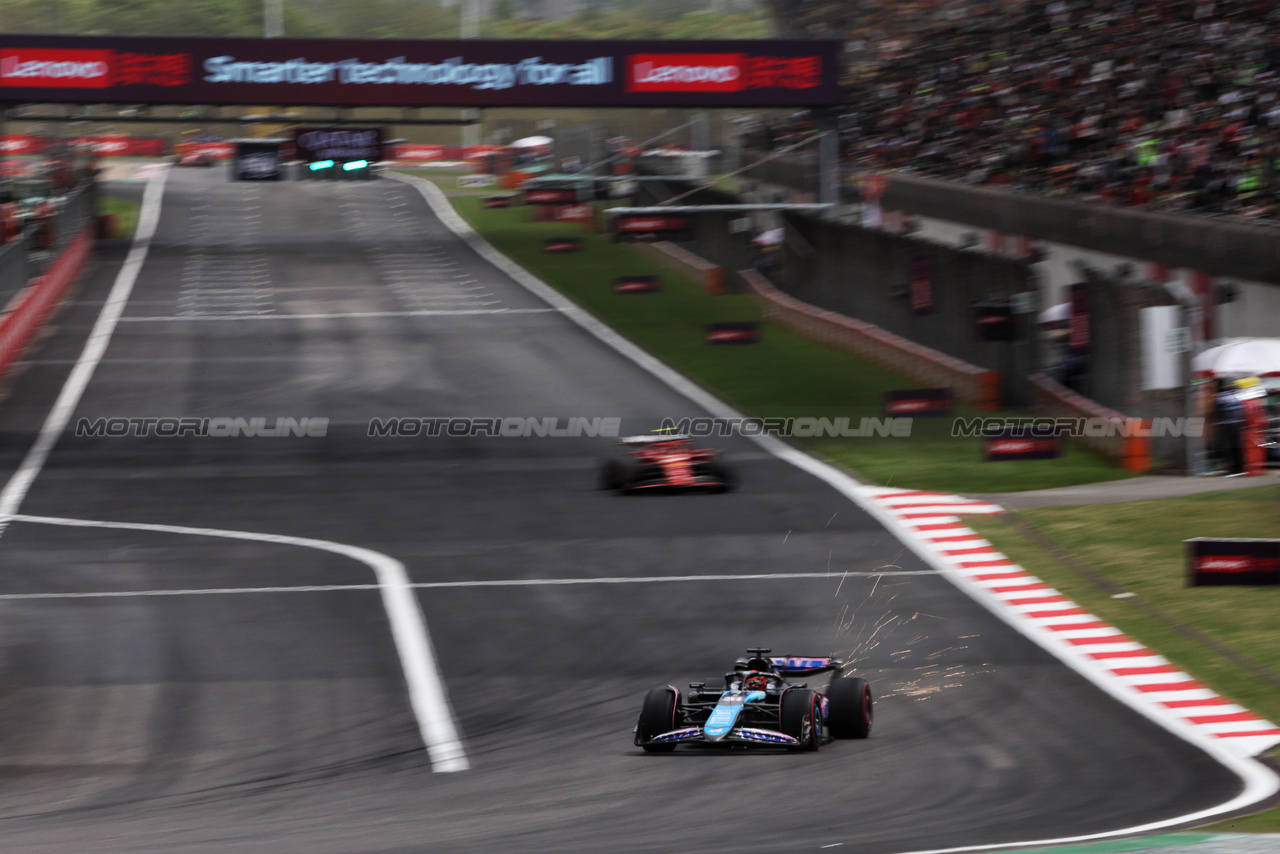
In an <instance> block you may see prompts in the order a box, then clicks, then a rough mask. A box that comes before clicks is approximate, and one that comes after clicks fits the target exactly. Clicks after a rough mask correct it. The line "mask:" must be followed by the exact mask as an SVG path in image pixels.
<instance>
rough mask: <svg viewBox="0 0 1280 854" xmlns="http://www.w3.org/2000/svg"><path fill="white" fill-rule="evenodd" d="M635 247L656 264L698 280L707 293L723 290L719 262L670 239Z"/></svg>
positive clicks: (722, 271) (722, 278) (723, 284)
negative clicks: (705, 257)
mask: <svg viewBox="0 0 1280 854" xmlns="http://www.w3.org/2000/svg"><path fill="white" fill-rule="evenodd" d="M635 247H636V249H638V250H639V251H640V253H641V254H643V255H646V256H648V257H649V258H652V259H653V260H654V261H656V262H657V263H658V266H660V267H662V268H664V269H667V270H675V271H676V272H678V273H681V274H683V275H686V276H689V277H690V278H692V279H694V280H696V281H698V282H699V283H701V284H702V287H703V289H704V290H705V291H706V292H707V293H709V294H712V295H713V296H714V295H718V294H722V293H724V292H725V276H724V267H721V266H720V265H719V264H713V263H711V262H710V261H707V260H706V259H704V258H700V257H698V256H697V255H695V254H693V253H692V252H690V251H689V250H688V249H684V248H682V247H680V246H677V245H676V244H674V243H671V242H670V241H665V240H664V241H660V242H658V243H636V244H635Z"/></svg>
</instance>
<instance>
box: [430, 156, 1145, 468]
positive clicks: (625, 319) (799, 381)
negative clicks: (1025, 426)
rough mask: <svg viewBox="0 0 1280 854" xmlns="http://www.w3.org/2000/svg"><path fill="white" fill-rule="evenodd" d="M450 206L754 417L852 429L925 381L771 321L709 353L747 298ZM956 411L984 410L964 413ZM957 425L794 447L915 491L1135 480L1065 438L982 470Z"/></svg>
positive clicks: (472, 204) (749, 304) (612, 247)
mask: <svg viewBox="0 0 1280 854" xmlns="http://www.w3.org/2000/svg"><path fill="white" fill-rule="evenodd" d="M415 174H418V176H419V177H427V178H432V179H435V180H437V183H438V185H439V186H440V187H441V188H442V189H445V190H449V188H450V186H451V179H450V178H448V177H444V178H440V179H436V178H435V176H432V175H429V174H428V175H422V174H421V173H415ZM452 201H453V204H454V207H455V208H456V209H457V211H458V212H459V213H460V214H461V215H462V216H463V217H464V218H465V219H466V220H467V221H468V222H469V223H470V224H471V225H472V227H474V228H475V229H476V230H477V231H479V232H480V233H481V234H483V235H484V237H485V238H486V239H487V240H488V241H489V242H490V243H492V244H493V245H494V246H495V247H496V248H497V249H499V250H500V251H502V252H503V253H505V254H506V255H508V256H509V257H510V258H512V259H513V260H515V261H516V262H517V263H519V264H520V265H521V266H523V267H525V268H526V269H528V270H530V271H531V272H533V273H534V274H536V275H537V276H539V277H540V278H542V279H543V280H544V281H546V282H547V283H548V284H551V285H552V286H554V287H556V288H557V289H559V290H560V291H561V292H562V293H564V294H565V295H567V296H568V297H569V298H571V299H572V300H574V301H575V302H577V303H578V304H579V305H581V306H582V307H583V308H585V309H586V310H587V311H589V312H591V313H592V314H593V315H595V316H596V317H598V318H600V319H601V320H603V321H604V322H605V323H607V324H609V325H610V326H612V327H613V328H614V329H616V330H618V331H619V332H620V333H622V334H623V335H625V336H626V337H627V338H629V339H631V340H632V341H634V342H635V343H636V344H638V345H640V346H641V347H643V348H644V349H646V350H648V351H649V352H650V353H653V354H654V355H656V356H658V357H659V358H661V359H662V360H663V361H665V362H666V363H667V364H669V365H671V366H672V367H674V368H676V369H677V370H679V371H680V372H681V373H683V374H685V375H686V376H688V377H690V378H691V379H693V380H694V381H695V382H697V383H699V384H700V385H702V386H703V387H704V388H706V389H708V390H710V391H712V392H714V393H715V394H716V395H718V396H719V397H721V398H722V399H724V400H727V401H729V402H730V403H732V404H733V405H734V406H735V407H737V408H738V409H740V410H742V411H744V412H746V413H748V414H750V415H754V416H759V417H788V416H790V417H803V416H810V417H827V418H838V417H848V418H850V419H851V422H850V423H851V424H855V425H857V424H860V423H861V421H860V419H861V418H863V417H870V418H878V417H880V416H882V414H883V413H882V408H881V401H882V400H883V395H884V392H886V391H889V390H890V389H901V388H910V387H913V386H916V385H918V384H917V383H914V382H912V381H910V380H908V379H906V378H904V377H902V376H899V375H896V374H893V373H891V372H889V371H886V370H884V369H882V368H879V367H877V366H875V365H873V364H871V363H869V362H866V361H864V360H861V359H858V358H855V357H853V356H850V355H848V354H846V353H843V352H841V351H839V350H836V349H834V348H831V347H828V346H825V345H823V344H819V343H816V342H814V341H811V340H809V339H807V338H804V337H802V336H800V335H798V334H796V333H793V332H791V331H789V330H787V329H785V328H783V327H781V326H777V325H775V324H772V323H765V325H764V334H763V340H762V341H761V342H760V343H759V344H755V345H751V346H733V347H715V346H707V345H705V344H704V343H703V342H702V326H703V324H704V323H709V322H713V321H733V320H760V319H761V314H760V308H759V306H758V305H757V304H756V303H755V301H754V300H753V299H752V298H750V297H748V296H745V295H725V296H707V295H706V294H705V293H704V292H703V290H702V289H701V288H700V287H699V286H698V284H697V283H695V282H693V281H691V280H689V279H687V278H684V277H681V276H677V275H674V274H672V273H670V272H666V271H663V270H661V269H660V268H659V267H658V265H657V263H656V262H655V261H653V260H650V259H649V258H648V257H647V256H645V255H644V254H642V253H641V252H640V251H639V250H638V249H637V248H636V247H634V246H631V245H628V244H625V243H623V244H619V243H613V242H612V241H611V240H610V238H609V237H608V236H607V235H603V234H595V235H587V236H586V240H585V243H584V248H583V251H582V252H579V253H576V254H572V255H546V254H544V253H543V252H542V241H543V239H545V238H547V237H555V236H563V235H566V234H573V233H576V231H577V228H578V227H577V226H576V225H570V226H566V225H564V224H556V223H535V222H531V221H530V215H529V209H528V208H526V207H523V206H519V205H517V206H514V207H510V208H497V209H485V208H482V207H481V205H480V200H479V199H478V198H474V197H468V196H454V197H453V198H452ZM651 273H660V274H661V275H662V276H663V283H664V286H663V289H662V291H661V292H659V293H657V294H651V295H644V296H639V295H618V294H615V293H613V291H612V282H613V280H614V278H616V277H618V276H623V275H641V274H651ZM959 414H961V415H968V416H972V415H975V414H977V413H976V412H973V411H968V410H962V411H961V412H960V413H959ZM650 426H654V427H656V426H657V425H656V424H655V425H650ZM950 426H951V419H949V418H935V419H921V418H917V419H915V422H914V424H913V429H912V435H911V437H910V438H892V437H873V438H839V439H834V438H829V437H826V438H822V439H814V440H799V441H800V442H801V443H802V444H803V445H804V446H805V447H806V448H807V449H809V450H812V451H814V452H816V453H819V454H822V455H824V456H826V457H827V458H829V459H831V460H833V461H835V462H836V463H838V464H840V465H842V466H844V467H846V468H848V469H850V470H852V471H854V472H856V473H857V474H858V475H859V476H860V477H861V478H863V479H865V480H868V481H871V482H874V483H879V484H887V485H892V486H904V487H911V488H916V489H935V490H942V491H951V492H955V491H961V490H963V491H966V492H1007V491H1018V490H1027V489H1044V488H1048V487H1054V486H1069V485H1073V484H1079V483H1093V482H1096V481H1102V480H1112V479H1119V478H1124V477H1128V476H1129V475H1128V474H1127V473H1126V472H1124V471H1121V470H1120V469H1117V468H1115V467H1114V466H1112V465H1111V464H1110V463H1109V462H1108V461H1106V460H1104V459H1103V458H1101V457H1099V456H1097V455H1095V454H1093V453H1090V452H1088V451H1085V450H1082V449H1079V448H1076V447H1073V446H1071V445H1070V443H1068V447H1067V451H1066V453H1065V454H1064V455H1063V456H1062V457H1060V458H1059V459H1056V460H1029V461H1018V462H1000V463H984V462H982V461H981V454H980V448H979V442H978V440H977V439H954V438H952V437H951V436H950ZM643 429H647V427H646V428H643Z"/></svg>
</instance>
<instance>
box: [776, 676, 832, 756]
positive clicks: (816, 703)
mask: <svg viewBox="0 0 1280 854" xmlns="http://www.w3.org/2000/svg"><path fill="white" fill-rule="evenodd" d="M821 702H822V698H821V697H819V696H818V694H817V692H815V691H810V690H808V689H806V688H792V689H791V690H790V691H787V692H786V693H785V694H783V695H782V703H781V704H780V708H779V710H778V717H779V718H780V719H781V720H780V721H779V723H780V724H781V727H782V732H783V733H784V734H786V735H789V736H791V737H792V738H794V739H796V740H797V741H798V742H800V744H799V745H797V747H798V749H800V750H817V749H818V747H819V746H821V744H822V707H821V706H820V703H821Z"/></svg>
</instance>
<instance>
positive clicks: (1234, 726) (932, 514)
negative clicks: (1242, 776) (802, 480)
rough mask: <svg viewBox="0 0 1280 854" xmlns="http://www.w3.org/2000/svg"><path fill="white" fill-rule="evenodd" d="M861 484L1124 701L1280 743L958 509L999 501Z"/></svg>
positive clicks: (1241, 737) (1219, 733)
mask: <svg viewBox="0 0 1280 854" xmlns="http://www.w3.org/2000/svg"><path fill="white" fill-rule="evenodd" d="M860 491H861V492H862V494H863V496H864V497H865V498H867V499H868V500H870V501H871V502H873V503H874V504H875V505H876V506H878V507H879V508H881V509H882V510H885V511H887V512H888V513H889V514H890V515H891V516H892V517H893V518H894V519H895V520H896V521H897V522H898V523H899V524H900V525H901V526H902V527H904V528H905V529H906V530H907V532H908V533H909V535H910V536H911V537H912V538H913V539H915V540H916V541H917V542H920V543H922V544H923V545H924V546H925V548H926V549H927V550H928V552H929V557H930V558H931V563H934V564H935V565H938V566H941V567H944V571H945V572H946V573H947V574H948V575H949V576H950V577H951V580H952V581H954V582H955V583H956V584H957V585H958V586H960V587H961V588H963V589H965V590H967V591H969V592H970V594H971V595H973V596H974V598H976V599H978V600H979V601H981V602H984V603H986V604H987V605H988V606H989V607H990V608H991V609H992V610H994V611H996V612H997V613H1002V614H1004V615H1006V617H1007V618H1008V620H1009V621H1010V622H1011V623H1013V624H1015V625H1016V626H1017V627H1018V628H1019V629H1020V630H1021V631H1022V632H1023V633H1024V634H1026V635H1028V636H1029V637H1032V638H1033V639H1034V640H1036V641H1038V642H1039V643H1040V644H1041V645H1042V646H1045V647H1046V648H1049V649H1050V650H1051V651H1053V652H1054V654H1055V655H1057V656H1058V658H1060V659H1062V660H1064V661H1066V662H1067V663H1068V664H1070V665H1071V666H1072V667H1074V668H1075V669H1076V670H1077V671H1078V672H1081V673H1084V674H1085V675H1086V676H1087V677H1089V678H1090V679H1092V680H1093V681H1094V682H1095V683H1097V684H1099V685H1101V686H1103V687H1104V689H1106V690H1108V691H1109V692H1110V693H1112V694H1113V695H1115V696H1117V697H1118V698H1120V699H1122V700H1124V701H1126V702H1127V703H1128V704H1129V705H1131V706H1134V707H1141V709H1142V710H1143V711H1144V712H1145V713H1146V714H1147V715H1148V716H1149V717H1152V718H1156V719H1158V720H1160V721H1162V722H1164V723H1165V724H1166V725H1167V726H1168V727H1169V728H1171V729H1177V730H1184V731H1188V732H1190V733H1194V735H1195V737H1197V738H1199V739H1204V740H1208V741H1210V742H1216V743H1217V744H1219V745H1221V746H1222V747H1225V748H1226V749H1228V750H1230V751H1231V752H1233V753H1235V754H1236V755H1237V756H1257V755H1258V754H1260V753H1262V752H1263V751H1266V750H1269V749H1271V748H1273V747H1275V746H1276V745H1277V744H1280V727H1278V726H1276V725H1275V724H1274V723H1272V722H1270V721H1268V720H1266V719H1265V718H1263V717H1261V716H1260V715H1257V714H1254V713H1253V712H1251V711H1249V710H1248V709H1246V708H1245V707H1244V706H1240V705H1237V704H1235V703H1233V702H1232V701H1231V700H1229V699H1227V698H1225V697H1222V696H1220V695H1218V694H1216V693H1215V692H1213V691H1212V690H1210V689H1209V688H1208V687H1207V686H1205V685H1204V684H1203V683H1201V682H1199V681H1197V680H1196V679H1195V678H1193V677H1192V676H1190V675H1188V674H1187V673H1185V672H1184V671H1182V670H1181V669H1179V668H1178V667H1177V666H1176V665H1174V664H1173V663H1172V662H1170V661H1169V660H1168V659H1167V658H1164V657H1163V656H1161V655H1159V654H1157V653H1156V652H1155V651H1154V650H1151V649H1149V648H1148V647H1145V646H1143V645H1142V644H1141V643H1138V642H1137V641H1135V640H1134V639H1133V638H1131V637H1129V636H1128V635H1126V634H1124V633H1123V632H1121V631H1120V630H1119V629H1117V628H1115V627H1114V626H1112V625H1111V624H1109V623H1107V622H1106V621H1105V620H1102V619H1101V618H1099V617H1096V616H1094V615H1093V614H1090V613H1089V612H1088V611H1086V610H1085V609H1084V608H1082V607H1080V606H1079V605H1078V604H1076V603H1075V602H1074V601H1072V600H1071V599H1069V598H1068V597H1067V596H1065V595H1063V594H1062V593H1061V592H1059V591H1058V590H1055V589H1053V588H1052V587H1050V586H1049V585H1048V584H1046V583H1045V582H1043V581H1042V580H1040V579H1039V578H1037V577H1036V576H1034V575H1032V574H1031V573H1029V572H1027V571H1026V570H1025V569H1023V568H1022V567H1021V566H1019V565H1018V564H1016V563H1014V562H1013V561H1011V560H1010V559H1009V558H1008V557H1006V556H1005V555H1004V554H1003V553H1001V552H1000V551H999V550H997V549H996V548H995V546H993V545H992V544H991V543H990V542H988V541H987V540H984V539H983V538H981V537H979V536H978V535H977V534H976V533H974V531H973V529H972V528H969V527H968V526H967V525H965V524H964V522H963V521H962V520H961V518H960V517H961V516H963V515H965V514H971V513H978V514H990V513H1002V512H1004V508H1002V507H1000V506H999V505H997V504H992V503H990V502H987V501H981V500H978V499H973V498H965V497H963V496H956V495H946V494H944V493H938V492H928V491H922V490H910V489H894V488H891V487H887V486H863V487H860Z"/></svg>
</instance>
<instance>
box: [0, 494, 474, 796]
mask: <svg viewBox="0 0 1280 854" xmlns="http://www.w3.org/2000/svg"><path fill="white" fill-rule="evenodd" d="M12 521H14V522H27V523H30V524H33V525H60V526H63V527H68V528H110V529H115V530H124V531H148V532H151V533H158V534H180V535H186V536H197V537H218V538H221V539H225V540H250V541H253V542H259V543H271V544H274V545H282V546H298V547H300V548H306V549H317V550H319V551H324V552H330V553H331V554H337V555H342V556H344V557H348V558H350V559H352V560H355V561H359V562H360V563H363V564H365V565H366V566H368V567H369V568H370V569H372V570H373V573H374V575H375V576H376V577H377V579H378V583H377V584H376V585H370V587H369V588H368V589H376V590H378V591H379V592H380V593H381V594H382V603H383V606H384V607H385V608H386V611H387V617H388V619H389V621H390V623H391V634H392V638H393V639H394V641H395V646H396V652H397V653H398V654H399V656H400V663H401V666H402V668H403V670H404V678H405V684H406V686H407V688H408V691H409V704H410V706H411V707H412V708H413V713H414V716H415V717H416V718H417V720H418V730H419V732H420V734H421V735H422V741H423V744H425V745H426V747H427V753H428V755H429V756H430V757H431V767H432V770H434V771H465V770H467V768H469V767H470V763H469V762H468V761H467V757H466V753H465V752H464V751H463V748H462V740H461V739H460V738H459V737H458V731H457V728H456V727H455V726H454V723H453V714H452V712H451V711H450V709H449V701H448V697H447V695H446V693H445V687H444V681H443V680H442V679H441V678H440V673H439V670H438V668H437V667H436V660H435V652H434V651H433V649H432V647H431V639H430V638H429V637H428V635H427V624H426V620H425V619H424V618H423V616H422V610H421V608H419V606H418V599H417V596H416V595H414V592H413V588H412V587H411V585H410V584H409V573H408V572H407V571H406V570H405V568H404V564H402V563H401V562H400V561H398V560H396V559H395V558H393V557H391V556H390V555H385V554H383V553H381V552H376V551H374V550H373V549H366V548H363V547H362V546H353V545H349V544H347V543H335V542H332V541H330V540H316V539H312V538H310V537H293V536H288V535H285V534H259V533H254V532H251V531H227V530H222V529H220V528H192V527H187V526H185V525H153V524H148V523H143V522H104V521H100V520H96V519H64V518H61V517H56V516H27V515H15V516H13V519H12Z"/></svg>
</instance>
